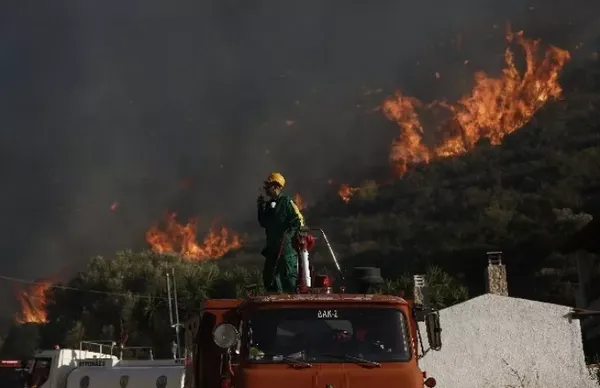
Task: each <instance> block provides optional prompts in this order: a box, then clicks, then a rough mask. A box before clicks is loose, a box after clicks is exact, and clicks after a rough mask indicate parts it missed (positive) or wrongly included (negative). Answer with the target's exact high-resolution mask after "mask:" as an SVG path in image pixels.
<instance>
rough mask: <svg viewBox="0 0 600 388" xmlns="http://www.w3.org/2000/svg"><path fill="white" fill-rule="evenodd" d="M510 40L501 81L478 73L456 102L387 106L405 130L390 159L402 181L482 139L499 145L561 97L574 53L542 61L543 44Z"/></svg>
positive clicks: (401, 99)
mask: <svg viewBox="0 0 600 388" xmlns="http://www.w3.org/2000/svg"><path fill="white" fill-rule="evenodd" d="M506 38H507V41H508V44H509V47H507V48H506V50H505V52H504V61H505V66H504V68H503V70H502V75H501V76H500V77H498V78H493V77H490V76H488V75H487V74H486V73H485V72H483V71H480V72H478V73H476V74H475V77H474V81H475V84H474V86H473V89H472V90H471V91H470V92H469V93H468V94H466V95H464V96H463V97H461V98H460V99H459V100H458V101H457V102H455V103H450V102H448V101H433V102H431V103H427V104H426V103H423V102H422V101H420V100H418V99H417V98H415V97H411V96H406V95H404V94H403V93H402V92H399V91H398V92H396V93H395V95H394V96H391V97H388V98H387V99H386V100H385V101H384V102H383V105H382V106H381V110H382V111H383V113H384V115H385V116H386V117H387V118H388V119H389V120H391V121H394V122H395V123H397V124H398V126H399V127H400V135H399V136H398V138H396V139H395V140H394V141H393V142H392V149H391V152H390V156H389V159H390V163H391V165H392V167H393V168H394V170H395V172H396V175H397V176H398V177H401V176H403V175H404V174H405V173H406V172H407V171H408V169H409V168H410V167H411V166H412V165H416V164H420V163H430V162H431V161H432V160H436V159H441V158H448V157H453V156H457V155H461V154H464V153H466V152H469V151H470V150H471V149H473V148H474V147H475V146H476V144H477V143H478V141H480V140H481V139H488V140H489V142H490V143H491V144H492V145H499V144H501V143H502V140H503V139H504V137H505V136H506V135H509V134H511V133H513V132H514V131H516V130H517V129H519V128H521V127H522V126H523V125H525V124H526V123H527V122H528V121H529V120H531V118H532V117H533V116H534V115H535V113H536V112H537V111H538V110H539V109H540V108H541V107H542V106H544V104H546V102H548V101H549V100H552V99H557V98H558V97H560V95H561V92H562V89H561V86H560V84H559V82H558V76H559V73H560V71H561V70H562V69H563V67H564V65H565V63H566V62H567V61H568V60H569V59H570V54H569V52H568V51H566V50H562V49H560V48H557V47H553V46H550V47H549V48H548V49H547V50H546V51H545V53H544V55H540V53H539V45H540V41H539V40H530V39H527V38H525V37H524V36H523V33H522V32H518V33H512V32H509V33H508V34H507V37H506ZM513 43H516V44H517V45H519V46H520V47H521V48H522V50H523V53H524V58H525V69H524V71H523V72H521V71H519V69H518V67H517V65H516V63H515V53H514V52H513V50H512V49H511V47H510V45H511V44H513ZM424 117H427V119H428V120H427V122H428V124H427V125H426V124H424V120H423V118H424ZM429 123H433V124H429ZM355 191H356V189H355V188H352V187H350V186H348V185H342V186H341V187H340V188H339V191H338V194H339V196H340V198H342V200H343V201H345V202H348V201H349V200H350V198H351V197H352V195H353V194H354V192H355Z"/></svg>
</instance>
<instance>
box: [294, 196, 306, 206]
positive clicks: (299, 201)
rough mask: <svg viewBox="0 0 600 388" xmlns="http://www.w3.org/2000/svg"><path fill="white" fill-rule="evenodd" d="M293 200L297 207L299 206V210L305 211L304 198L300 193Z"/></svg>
mask: <svg viewBox="0 0 600 388" xmlns="http://www.w3.org/2000/svg"><path fill="white" fill-rule="evenodd" d="M293 200H294V203H295V204H296V206H298V209H300V210H303V209H304V208H305V207H306V205H305V203H304V198H302V196H301V195H300V193H296V195H294V198H293Z"/></svg>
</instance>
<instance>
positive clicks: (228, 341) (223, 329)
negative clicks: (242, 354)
mask: <svg viewBox="0 0 600 388" xmlns="http://www.w3.org/2000/svg"><path fill="white" fill-rule="evenodd" d="M213 340H214V341H215V344H216V345H217V346H218V347H220V348H221V349H229V348H231V347H234V346H235V345H236V344H237V343H238V341H239V340H240V333H239V332H238V331H237V329H236V328H235V326H233V325H232V324H230V323H221V324H220V325H219V326H217V327H215V330H214V331H213Z"/></svg>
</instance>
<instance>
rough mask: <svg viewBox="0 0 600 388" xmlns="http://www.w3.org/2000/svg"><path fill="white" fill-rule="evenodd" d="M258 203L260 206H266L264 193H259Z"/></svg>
mask: <svg viewBox="0 0 600 388" xmlns="http://www.w3.org/2000/svg"><path fill="white" fill-rule="evenodd" d="M256 204H257V205H258V207H261V208H262V207H264V206H265V197H263V196H262V195H259V196H258V198H256Z"/></svg>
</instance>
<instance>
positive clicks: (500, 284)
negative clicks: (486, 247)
mask: <svg viewBox="0 0 600 388" xmlns="http://www.w3.org/2000/svg"><path fill="white" fill-rule="evenodd" d="M487 258H488V266H487V268H486V269H485V275H486V281H487V282H486V287H485V288H486V292H487V293H488V294H495V295H502V296H508V282H507V280H506V266H505V265H504V264H502V252H487Z"/></svg>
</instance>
